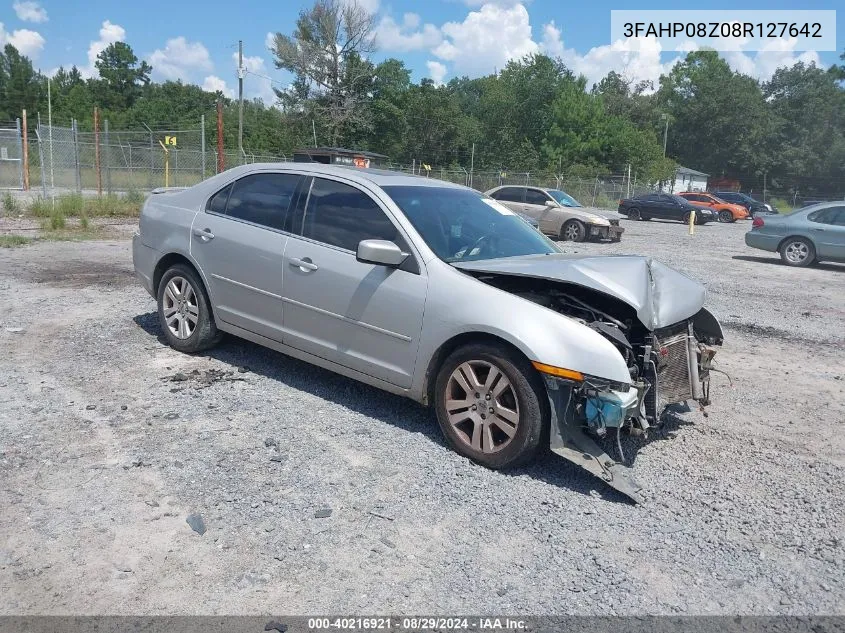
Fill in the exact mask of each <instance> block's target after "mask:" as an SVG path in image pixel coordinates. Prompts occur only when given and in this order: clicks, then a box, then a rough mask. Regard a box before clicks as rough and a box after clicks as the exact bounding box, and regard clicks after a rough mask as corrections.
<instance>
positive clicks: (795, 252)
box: [784, 241, 810, 264]
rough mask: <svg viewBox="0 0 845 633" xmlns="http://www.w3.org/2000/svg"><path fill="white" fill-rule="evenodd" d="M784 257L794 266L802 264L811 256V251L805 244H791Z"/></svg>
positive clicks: (788, 245) (787, 246)
mask: <svg viewBox="0 0 845 633" xmlns="http://www.w3.org/2000/svg"><path fill="white" fill-rule="evenodd" d="M784 255H785V256H786V258H787V259H788V260H789V261H790V262H792V263H793V264H800V263H801V262H803V261H804V260H805V259H807V257H809V256H810V249H809V248H808V247H807V245H806V244H805V243H804V242H798V241H796V242H790V243H789V244H787V245H786V249H784Z"/></svg>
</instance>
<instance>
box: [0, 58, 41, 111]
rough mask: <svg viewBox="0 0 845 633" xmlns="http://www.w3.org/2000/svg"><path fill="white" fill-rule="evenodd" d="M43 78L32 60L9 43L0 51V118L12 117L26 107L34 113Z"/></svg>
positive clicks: (39, 96) (39, 97)
mask: <svg viewBox="0 0 845 633" xmlns="http://www.w3.org/2000/svg"><path fill="white" fill-rule="evenodd" d="M43 83H44V78H43V77H42V76H41V75H40V74H39V73H37V72H36V71H35V70H34V69H33V67H32V61H30V59H29V58H28V57H26V56H24V55H21V54H20V53H19V52H18V49H16V48H15V47H14V46H12V45H11V44H6V46H5V47H4V48H3V51H2V52H0V120H6V121H8V120H9V119H13V118H16V117H19V116H20V115H21V111H22V110H23V109H24V108H26V109H27V110H28V111H29V112H30V113H34V112H35V111H36V110H37V109H38V108H37V105H38V103H39V101H40V100H41V95H42V93H43V90H44V86H43Z"/></svg>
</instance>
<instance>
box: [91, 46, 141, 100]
mask: <svg viewBox="0 0 845 633" xmlns="http://www.w3.org/2000/svg"><path fill="white" fill-rule="evenodd" d="M94 66H96V68H97V72H99V74H100V81H99V82H95V83H94V86H95V95H96V97H97V101H98V103H99V104H100V105H101V106H103V107H105V108H109V109H111V110H119V109H125V108H128V107H131V106H132V105H133V104H134V103H135V101H137V99H138V97H140V96H141V92H142V89H143V88H144V87H146V86H148V85H149V83H150V73H151V72H152V70H153V69H152V67H151V66H150V65H149V64H148V63H147V62H145V61H142V62H141V63H140V64H139V63H138V58H137V57H136V56H135V53H134V52H133V51H132V47H131V46H129V44H126V43H125V42H114V43H113V44H109V45H108V46H107V47H106V48H105V49H104V50H103V51H102V52H100V54H99V55H97V61H96V62H94Z"/></svg>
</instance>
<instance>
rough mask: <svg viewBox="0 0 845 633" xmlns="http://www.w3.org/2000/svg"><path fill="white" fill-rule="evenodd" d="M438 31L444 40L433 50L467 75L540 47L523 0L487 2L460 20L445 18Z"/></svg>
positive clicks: (482, 70)
mask: <svg viewBox="0 0 845 633" xmlns="http://www.w3.org/2000/svg"><path fill="white" fill-rule="evenodd" d="M440 31H441V33H442V34H443V37H444V40H443V42H441V43H440V44H439V45H438V46H436V47H435V48H434V49H433V50H432V52H433V53H434V55H435V56H437V57H439V58H440V59H443V60H445V61H449V62H452V65H453V68H454V70H455V71H457V72H459V73H466V74H468V75H477V74H484V73H490V72H493V69H494V68H501V67H502V66H504V65H505V63H506V62H507V61H508V60H510V59H514V58H519V57H522V56H523V55H528V54H530V53H536V52H537V51H538V50H539V47H538V45H537V43H536V42H535V41H534V40H533V39H532V36H531V23H530V21H529V17H528V11H527V10H526V8H525V6H524V5H522V4H514V5H513V6H510V7H507V6H500V5H498V4H492V3H488V4H485V5H484V6H482V7H481V9H480V10H478V11H470V12H469V13H468V14H467V16H466V18H464V21H463V22H447V23H446V24H444V25H443V26H442V27H441V28H440Z"/></svg>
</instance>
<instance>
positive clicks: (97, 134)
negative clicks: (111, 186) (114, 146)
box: [94, 106, 103, 196]
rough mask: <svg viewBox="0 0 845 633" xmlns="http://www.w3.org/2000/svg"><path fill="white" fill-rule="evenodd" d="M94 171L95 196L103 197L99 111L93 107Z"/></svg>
mask: <svg viewBox="0 0 845 633" xmlns="http://www.w3.org/2000/svg"><path fill="white" fill-rule="evenodd" d="M94 171H95V173H96V176H97V195H98V196H102V195H103V174H102V172H101V171H100V109H99V108H97V107H96V106H94Z"/></svg>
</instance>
